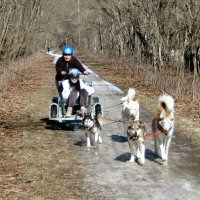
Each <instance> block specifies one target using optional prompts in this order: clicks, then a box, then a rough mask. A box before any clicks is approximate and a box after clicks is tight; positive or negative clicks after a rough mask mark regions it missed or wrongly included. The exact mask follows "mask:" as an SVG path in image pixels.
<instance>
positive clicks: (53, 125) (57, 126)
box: [40, 118, 83, 131]
mask: <svg viewBox="0 0 200 200" xmlns="http://www.w3.org/2000/svg"><path fill="white" fill-rule="evenodd" d="M40 121H42V122H44V123H46V126H45V129H49V130H66V131H76V130H83V126H82V125H80V124H66V123H60V122H57V121H50V120H49V119H48V118H43V119H40Z"/></svg>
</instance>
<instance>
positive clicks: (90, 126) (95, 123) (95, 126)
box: [83, 114, 103, 148]
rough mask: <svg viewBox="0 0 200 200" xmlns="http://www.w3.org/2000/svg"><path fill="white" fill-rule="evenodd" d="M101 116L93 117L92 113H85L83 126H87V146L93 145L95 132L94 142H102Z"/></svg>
mask: <svg viewBox="0 0 200 200" xmlns="http://www.w3.org/2000/svg"><path fill="white" fill-rule="evenodd" d="M102 121H103V120H102V118H101V117H95V118H94V119H93V118H92V116H91V114H89V115H85V117H84V119H83V126H84V128H85V135H86V139H87V147H88V148H90V147H91V139H92V135H93V134H94V143H95V144H97V143H100V144H101V143H102V138H101V136H100V130H101V123H102Z"/></svg>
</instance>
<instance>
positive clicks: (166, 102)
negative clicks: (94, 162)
mask: <svg viewBox="0 0 200 200" xmlns="http://www.w3.org/2000/svg"><path fill="white" fill-rule="evenodd" d="M174 107H175V103H174V99H173V97H172V96H170V95H168V94H163V95H161V96H160V97H159V99H158V110H157V112H156V114H155V117H154V119H153V121H152V131H153V132H156V131H159V132H160V134H157V135H156V136H155V137H154V145H155V154H156V155H157V156H160V157H161V159H162V160H163V161H165V162H166V164H167V160H168V152H169V146H170V143H171V139H172V135H173V132H174V114H175V110H174Z"/></svg>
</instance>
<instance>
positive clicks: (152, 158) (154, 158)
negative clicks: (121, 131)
mask: <svg viewBox="0 0 200 200" xmlns="http://www.w3.org/2000/svg"><path fill="white" fill-rule="evenodd" d="M130 158H131V153H123V154H121V155H119V156H117V157H116V158H115V160H117V161H120V162H127V161H129V160H130ZM157 158H158V157H157V156H156V155H155V153H154V152H153V151H152V150H150V149H146V150H145V159H146V160H150V161H154V162H156V163H158V164H160V165H162V162H159V160H157Z"/></svg>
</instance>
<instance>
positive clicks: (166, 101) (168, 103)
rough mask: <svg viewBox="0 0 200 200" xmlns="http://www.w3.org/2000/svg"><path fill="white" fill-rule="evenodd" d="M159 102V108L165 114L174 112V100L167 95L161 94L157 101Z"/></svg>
mask: <svg viewBox="0 0 200 200" xmlns="http://www.w3.org/2000/svg"><path fill="white" fill-rule="evenodd" d="M158 101H159V107H160V108H162V109H164V110H165V111H166V112H169V113H171V112H174V106H175V103H174V99H173V97H172V96H170V95H168V94H163V95H161V96H160V97H159V99H158Z"/></svg>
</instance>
